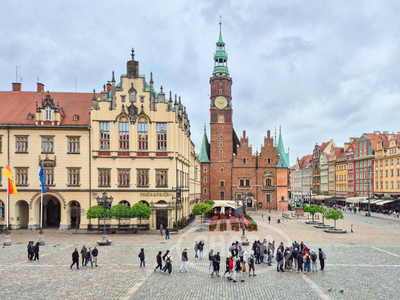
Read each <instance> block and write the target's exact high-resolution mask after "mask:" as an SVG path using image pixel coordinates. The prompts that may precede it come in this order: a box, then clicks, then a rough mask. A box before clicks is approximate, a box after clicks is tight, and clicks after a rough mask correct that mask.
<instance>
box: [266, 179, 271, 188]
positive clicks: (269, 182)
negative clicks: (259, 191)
mask: <svg viewBox="0 0 400 300" xmlns="http://www.w3.org/2000/svg"><path fill="white" fill-rule="evenodd" d="M271 185H272V180H271V178H267V179H266V180H265V186H271Z"/></svg>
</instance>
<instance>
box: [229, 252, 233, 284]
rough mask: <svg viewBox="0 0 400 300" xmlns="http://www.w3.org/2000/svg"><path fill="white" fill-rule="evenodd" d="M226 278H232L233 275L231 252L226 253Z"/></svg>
mask: <svg viewBox="0 0 400 300" xmlns="http://www.w3.org/2000/svg"><path fill="white" fill-rule="evenodd" d="M228 258H229V259H228V271H229V275H228V280H232V275H233V257H232V255H231V254H229V255H228Z"/></svg>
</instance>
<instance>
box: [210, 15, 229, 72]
mask: <svg viewBox="0 0 400 300" xmlns="http://www.w3.org/2000/svg"><path fill="white" fill-rule="evenodd" d="M219 26H220V27H219V39H218V42H217V44H216V45H217V49H216V51H215V54H214V71H213V75H214V74H219V73H225V74H227V75H229V71H228V55H227V54H226V52H225V42H224V40H223V39H222V30H221V23H220V24H219Z"/></svg>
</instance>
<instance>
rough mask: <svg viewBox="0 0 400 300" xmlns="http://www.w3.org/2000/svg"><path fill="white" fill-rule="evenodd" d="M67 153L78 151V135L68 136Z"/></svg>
mask: <svg viewBox="0 0 400 300" xmlns="http://www.w3.org/2000/svg"><path fill="white" fill-rule="evenodd" d="M67 151H68V153H79V137H68V144H67Z"/></svg>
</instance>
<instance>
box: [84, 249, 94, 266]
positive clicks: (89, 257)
mask: <svg viewBox="0 0 400 300" xmlns="http://www.w3.org/2000/svg"><path fill="white" fill-rule="evenodd" d="M86 258H87V259H86V262H85V268H86V266H87V263H88V262H89V261H90V265H91V266H92V268H94V267H93V254H92V248H90V247H89V250H88V252H87V253H86Z"/></svg>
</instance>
